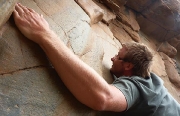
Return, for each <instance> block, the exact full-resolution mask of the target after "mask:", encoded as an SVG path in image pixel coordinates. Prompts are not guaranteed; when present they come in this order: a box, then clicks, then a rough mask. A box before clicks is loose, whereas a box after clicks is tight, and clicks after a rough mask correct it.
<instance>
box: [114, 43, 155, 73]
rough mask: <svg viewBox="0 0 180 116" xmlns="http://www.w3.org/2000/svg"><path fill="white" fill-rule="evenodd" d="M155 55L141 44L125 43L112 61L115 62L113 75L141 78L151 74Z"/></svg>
mask: <svg viewBox="0 0 180 116" xmlns="http://www.w3.org/2000/svg"><path fill="white" fill-rule="evenodd" d="M152 59H153V55H152V53H151V52H150V50H149V49H148V48H147V47H146V46H145V45H142V44H139V43H134V42H132V43H125V44H123V45H122V49H120V50H119V52H118V55H116V56H114V57H113V58H112V59H111V60H112V62H113V65H112V68H111V70H110V71H111V73H113V74H114V75H116V76H122V75H124V76H133V75H135V76H141V77H146V76H149V74H150V66H151V63H152Z"/></svg>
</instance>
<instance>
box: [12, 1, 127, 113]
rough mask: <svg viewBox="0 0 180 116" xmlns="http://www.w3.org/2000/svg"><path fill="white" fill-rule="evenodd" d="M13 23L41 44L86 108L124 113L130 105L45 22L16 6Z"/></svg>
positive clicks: (63, 78)
mask: <svg viewBox="0 0 180 116" xmlns="http://www.w3.org/2000/svg"><path fill="white" fill-rule="evenodd" d="M14 20H15V23H16V25H17V27H18V28H19V29H20V31H21V32H22V33H23V34H24V35H25V36H26V37H27V38H29V39H30V40H32V41H34V42H36V43H37V44H39V45H40V46H41V47H42V49H43V50H44V51H45V53H46V55H47V56H48V57H49V59H50V61H51V63H52V64H53V66H54V68H55V69H56V71H57V73H58V74H59V76H60V78H61V80H62V81H63V82H64V84H65V85H66V86H67V88H68V89H69V90H70V91H71V92H72V94H73V95H74V96H75V97H76V98H77V99H78V100H79V101H80V102H82V103H83V104H85V105H87V106H89V107H91V108H93V109H95V110H108V111H124V110H125V109H126V108H127V102H126V99H125V97H124V95H123V94H122V92H121V91H119V90H118V89H117V88H116V87H114V86H112V85H109V84H108V83H107V82H106V81H105V80H104V79H103V78H102V77H101V76H100V75H99V74H98V73H97V72H95V71H94V70H93V69H92V68H91V67H89V66H88V65H87V64H85V63H84V62H83V61H81V60H80V59H79V58H78V57H77V56H76V55H74V54H73V53H72V52H71V51H70V50H69V49H68V48H67V47H66V46H65V44H64V43H63V42H62V41H61V39H59V38H58V37H57V35H56V34H55V33H54V32H53V31H52V30H50V29H49V25H48V23H47V22H46V20H45V19H44V18H43V17H42V16H40V15H39V14H38V13H36V12H35V11H33V10H31V9H28V8H26V7H24V6H22V5H20V4H17V5H16V6H15V10H14Z"/></svg>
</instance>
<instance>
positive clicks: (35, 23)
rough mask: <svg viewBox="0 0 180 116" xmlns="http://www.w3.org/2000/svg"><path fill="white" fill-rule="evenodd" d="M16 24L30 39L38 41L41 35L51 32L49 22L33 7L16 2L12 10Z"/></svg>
mask: <svg viewBox="0 0 180 116" xmlns="http://www.w3.org/2000/svg"><path fill="white" fill-rule="evenodd" d="M13 16H14V20H15V24H16V26H17V27H18V28H19V30H20V31H21V32H22V34H24V36H26V37H27V38H29V39H30V40H32V41H34V42H36V43H39V42H40V41H42V39H43V36H46V35H47V34H48V33H50V32H51V30H50V28H49V24H48V23H47V21H46V20H45V19H44V18H43V15H39V14H38V13H37V12H35V11H34V10H33V9H30V8H27V7H25V6H23V5H21V4H20V3H17V4H16V6H15V10H14V12H13Z"/></svg>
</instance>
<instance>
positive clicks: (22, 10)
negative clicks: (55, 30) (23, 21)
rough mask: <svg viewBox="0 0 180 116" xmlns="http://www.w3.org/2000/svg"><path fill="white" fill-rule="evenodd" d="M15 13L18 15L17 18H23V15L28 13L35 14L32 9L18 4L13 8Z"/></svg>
mask: <svg viewBox="0 0 180 116" xmlns="http://www.w3.org/2000/svg"><path fill="white" fill-rule="evenodd" d="M15 11H16V12H15V13H18V14H19V16H23V15H24V14H28V13H30V12H32V13H36V12H35V11H34V10H33V9H30V8H27V7H25V6H23V5H21V4H20V3H17V4H16V6H15Z"/></svg>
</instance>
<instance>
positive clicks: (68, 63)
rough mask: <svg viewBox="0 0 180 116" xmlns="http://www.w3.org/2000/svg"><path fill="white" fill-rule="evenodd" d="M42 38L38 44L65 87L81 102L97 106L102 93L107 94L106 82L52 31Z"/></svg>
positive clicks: (107, 86)
mask: <svg viewBox="0 0 180 116" xmlns="http://www.w3.org/2000/svg"><path fill="white" fill-rule="evenodd" d="M42 40H44V41H42V42H41V43H40V46H41V47H42V49H43V50H44V51H45V53H46V54H47V56H48V57H49V59H50V61H51V63H52V64H53V66H54V68H55V69H56V71H57V72H58V74H59V76H60V78H61V79H62V81H63V82H64V83H65V85H66V86H67V88H68V89H69V90H70V91H71V92H72V93H73V95H74V96H75V97H76V98H77V99H78V100H79V101H81V102H82V103H84V104H86V105H88V106H90V107H95V106H93V105H94V103H95V104H96V105H97V106H98V102H102V101H103V99H102V98H103V97H102V96H106V95H103V94H108V93H106V92H107V91H108V89H109V85H108V84H107V82H106V81H105V80H104V79H103V78H102V77H101V76H100V75H98V74H97V72H95V71H94V70H93V69H92V68H90V67H89V66H88V65H86V64H85V63H84V62H83V61H81V60H80V59H79V58H78V57H77V56H75V55H74V54H73V53H72V52H71V51H70V50H69V49H68V48H67V47H66V46H65V45H64V43H63V42H62V41H61V40H60V39H59V38H58V37H57V36H56V35H55V34H54V33H51V34H48V35H46V37H44V38H43V39H42ZM99 98H101V99H102V101H101V100H99ZM99 104H102V103H99Z"/></svg>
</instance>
